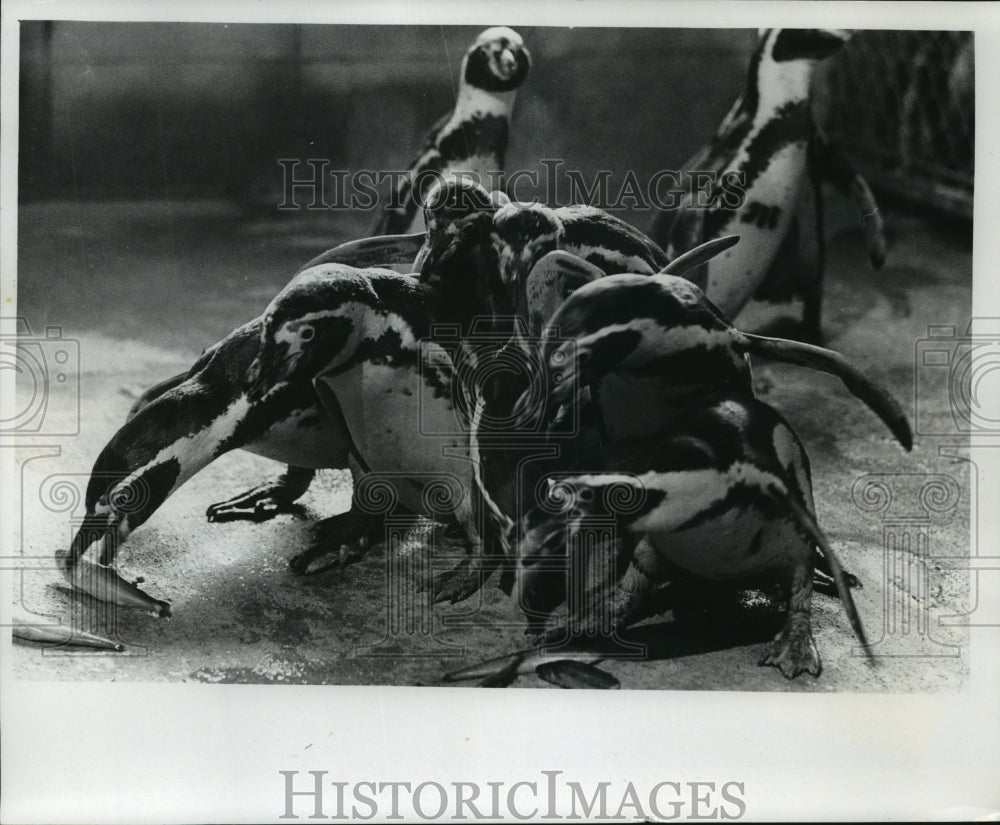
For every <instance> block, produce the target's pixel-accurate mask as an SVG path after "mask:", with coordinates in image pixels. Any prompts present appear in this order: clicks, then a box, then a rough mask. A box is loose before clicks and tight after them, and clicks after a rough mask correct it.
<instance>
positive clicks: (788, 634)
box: [757, 621, 823, 679]
mask: <svg viewBox="0 0 1000 825" xmlns="http://www.w3.org/2000/svg"><path fill="white" fill-rule="evenodd" d="M757 664H758V665H761V666H763V665H771V666H772V667H776V668H778V670H780V671H781V673H782V675H783V676H784V677H785V678H786V679H794V678H795V677H796V676H798V675H799V674H800V673H811V674H812V675H813V676H819V674H820V671H821V670H822V669H823V666H822V664H821V662H820V659H819V651H818V650H817V649H816V642H815V640H814V639H813V635H812V631H811V630H810V629H809V624H808V622H801V621H799V622H796V621H789V622H788V623H787V624H786V625H785V627H784V629H783V630H782V631H781V633H779V634H778V635H777V636H776V637H775V638H774V642H773V643H772V644H771V646H770V647H769V648H768V649H767V650H766V651H764V655H763V656H761V657H760V661H759V662H758V663H757Z"/></svg>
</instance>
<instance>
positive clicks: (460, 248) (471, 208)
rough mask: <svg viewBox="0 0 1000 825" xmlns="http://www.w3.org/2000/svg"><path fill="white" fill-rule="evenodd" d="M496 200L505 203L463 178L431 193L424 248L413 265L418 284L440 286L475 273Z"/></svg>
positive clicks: (426, 212) (446, 182) (439, 186)
mask: <svg viewBox="0 0 1000 825" xmlns="http://www.w3.org/2000/svg"><path fill="white" fill-rule="evenodd" d="M498 196H499V197H502V198H503V200H505V199H506V197H505V196H501V195H500V193H496V192H494V193H490V192H487V191H486V189H485V188H484V187H483V186H481V185H480V184H478V183H475V182H474V181H473V180H471V179H469V178H468V177H465V176H455V177H452V178H450V179H448V180H446V181H445V182H444V185H443V186H442V185H438V186H437V187H435V188H434V189H432V190H431V191H430V193H429V194H428V197H427V198H426V201H425V205H424V225H425V226H426V236H425V239H424V245H423V247H422V248H421V249H420V252H419V253H418V254H417V258H416V260H415V261H414V263H413V271H414V272H416V273H417V275H418V276H419V278H420V280H421V281H423V282H425V283H428V282H430V283H435V282H437V283H443V282H446V281H449V280H450V279H453V278H455V277H467V276H468V275H469V274H470V273H469V269H470V268H471V269H475V261H476V260H477V258H478V256H479V254H480V252H481V250H482V249H483V247H484V246H485V244H486V242H487V240H488V237H489V235H488V232H489V224H490V220H491V219H492V217H493V214H494V212H496V209H497V205H498V203H500V202H501V201H499V200H498V199H497V198H498ZM470 256H474V257H470Z"/></svg>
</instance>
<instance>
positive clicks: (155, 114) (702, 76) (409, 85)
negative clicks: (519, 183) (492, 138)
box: [20, 21, 754, 207]
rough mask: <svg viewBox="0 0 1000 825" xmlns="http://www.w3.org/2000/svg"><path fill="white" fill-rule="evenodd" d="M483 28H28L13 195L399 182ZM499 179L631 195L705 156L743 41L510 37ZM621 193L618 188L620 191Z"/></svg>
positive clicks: (728, 35) (571, 33) (273, 197)
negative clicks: (337, 175) (326, 168)
mask: <svg viewBox="0 0 1000 825" xmlns="http://www.w3.org/2000/svg"><path fill="white" fill-rule="evenodd" d="M482 28H483V27H479V26H475V27H473V26H459V27H448V28H442V27H436V26H435V27H430V26H417V27H412V26H405V27H404V26H400V27H387V26H339V25H338V26H332V25H331V26H302V25H222V24H218V25H205V24H185V23H89V22H84V23H80V22H58V21H57V22H37V21H31V22H24V23H22V25H21V84H22V85H21V144H20V161H21V162H20V194H21V198H22V199H23V200H31V199H38V198H44V197H51V196H57V197H79V198H82V199H89V198H118V197H129V198H132V197H152V198H167V197H169V198H176V197H227V198H232V199H235V200H236V201H238V202H242V203H244V204H257V205H258V206H264V207H267V206H270V205H272V204H276V203H277V202H278V200H279V199H280V193H279V192H278V191H277V190H278V189H279V188H280V176H279V172H280V169H279V167H278V165H277V159H278V158H301V159H306V158H315V157H319V158H328V159H329V160H330V163H331V167H330V168H331V169H346V170H356V169H361V168H374V169H397V168H401V167H402V168H405V164H407V163H408V162H409V161H410V159H411V157H412V155H413V153H414V151H415V149H416V147H417V146H418V145H419V141H420V138H421V137H422V135H423V134H424V132H425V131H426V130H427V129H428V128H429V126H430V125H431V124H433V123H434V122H435V121H436V120H437V119H438V117H439V116H440V115H441V114H443V113H444V112H446V111H447V110H448V109H449V108H450V106H451V104H452V102H453V100H454V91H453V88H454V87H453V84H454V82H455V80H456V77H457V74H458V67H459V63H460V61H461V58H462V55H463V54H464V52H465V50H466V49H467V48H468V45H469V44H470V43H471V41H472V40H473V39H474V37H475V36H476V34H477V33H478V32H479V31H480V30H481V29H482ZM519 30H520V32H521V34H522V35H523V37H524V39H525V42H526V44H527V45H528V47H529V49H530V50H531V52H532V55H533V57H534V67H533V69H532V72H531V74H530V76H529V78H528V80H527V82H526V84H525V86H524V87H523V89H522V91H521V93H520V95H519V98H518V101H517V105H516V107H515V120H514V129H513V134H512V141H511V147H510V152H509V154H508V163H507V167H508V170H511V169H516V168H524V169H538V168H540V167H539V160H540V159H542V158H560V159H562V160H563V161H564V162H565V163H566V165H567V167H568V168H573V169H578V170H580V171H582V172H584V173H585V174H588V175H589V174H591V173H592V172H593V171H595V170H597V169H605V168H606V169H609V170H611V171H612V173H613V174H614V175H615V176H620V175H621V174H623V173H624V172H625V171H626V170H629V169H631V170H633V171H634V172H635V174H636V175H637V176H638V178H639V179H640V180H645V179H646V178H648V177H649V176H650V175H651V174H652V173H653V172H655V171H656V170H659V169H663V168H674V167H676V166H677V165H679V164H680V163H682V162H683V161H684V160H685V159H686V158H687V157H688V156H689V155H690V154H691V152H692V151H693V150H694V149H696V148H697V147H698V146H699V145H700V144H701V143H702V142H703V141H705V140H706V139H707V138H708V137H709V136H710V135H711V134H712V133H713V131H714V130H715V128H716V126H717V124H718V122H719V120H720V119H721V118H722V117H723V115H724V114H725V112H726V111H727V110H728V108H729V106H730V105H731V103H732V101H733V100H734V99H735V97H736V96H737V95H738V94H739V92H740V90H741V89H742V86H743V83H744V77H745V71H746V62H747V58H748V55H749V51H750V49H751V47H752V43H753V38H754V32H752V31H750V30H737V31H733V30H721V29H720V30H677V29H552V28H521V29H519ZM616 179H617V178H616Z"/></svg>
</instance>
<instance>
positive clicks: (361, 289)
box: [246, 264, 377, 402]
mask: <svg viewBox="0 0 1000 825" xmlns="http://www.w3.org/2000/svg"><path fill="white" fill-rule="evenodd" d="M373 298H375V299H376V300H377V298H376V296H375V293H374V290H373V289H372V286H371V284H370V283H369V282H368V279H367V278H365V277H364V276H363V275H362V274H361V273H360V272H359V271H358V270H355V269H353V268H352V267H347V266H341V265H335V264H334V265H323V266H317V267H313V268H312V269H307V270H306V271H305V272H301V273H299V274H298V275H297V276H296V277H295V278H294V279H293V280H292V281H291V282H290V283H289V284H288V286H286V287H285V288H284V289H283V290H282V291H281V292H280V293H279V294H278V296H277V297H276V298H275V299H274V300H273V301H271V303H270V305H269V306H268V308H267V310H266V311H265V312H264V316H263V318H262V321H261V333H260V350H259V352H258V354H257V358H256V359H255V360H254V362H253V363H252V364H251V365H250V369H249V370H248V371H247V376H246V380H247V384H248V386H249V389H248V392H247V397H248V398H249V399H250V401H251V402H253V401H256V400H259V399H261V398H263V397H264V396H265V395H267V394H268V393H269V392H270V391H271V390H272V389H273V388H274V387H276V386H278V385H280V384H283V383H287V382H290V381H312V380H313V379H314V378H316V377H317V376H319V375H322V374H323V373H325V372H328V371H329V370H330V369H332V368H334V367H336V365H337V364H338V363H340V362H342V361H343V360H344V359H345V357H346V355H347V354H348V352H349V351H350V350H352V347H351V346H350V345H351V343H352V342H356V339H358V338H359V337H360V334H361V331H362V330H361V327H362V320H363V319H362V318H361V317H360V316H361V315H362V314H363V313H364V310H365V308H366V307H368V306H369V305H370V304H371V302H372V300H373Z"/></svg>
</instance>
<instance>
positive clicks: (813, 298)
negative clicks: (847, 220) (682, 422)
mask: <svg viewBox="0 0 1000 825" xmlns="http://www.w3.org/2000/svg"><path fill="white" fill-rule="evenodd" d="M850 37H851V32H849V31H846V30H842V29H764V30H762V31H761V33H760V36H759V39H758V44H757V47H756V49H755V51H754V53H753V55H752V57H751V60H750V66H749V69H748V76H747V83H746V87H745V89H744V92H743V94H742V95H741V96H740V98H739V99H738V100H737V101H736V103H735V104H734V105H733V107H732V109H731V110H730V111H729V114H728V115H727V116H726V117H725V119H724V120H723V122H722V124H721V125H720V126H719V129H718V131H717V132H716V133H715V136H714V137H713V138H712V141H711V142H710V143H709V144H708V145H707V146H705V147H704V148H703V149H702V150H701V151H699V152H698V153H697V154H695V156H694V157H692V158H690V159H689V160H688V161H687V163H685V164H684V169H685V170H688V171H695V170H701V171H707V172H714V173H716V176H717V177H716V181H715V183H714V184H713V187H714V189H713V190H712V191H711V192H710V193H709V194H710V195H711V198H710V202H711V203H712V204H713V205H712V206H711V207H709V208H707V209H699V208H695V207H694V205H693V201H692V200H691V198H689V199H688V200H686V201H685V203H684V204H682V206H681V207H680V208H679V209H678V210H675V211H671V212H662V213H660V215H659V216H658V217H657V219H656V221H655V223H654V226H653V229H652V232H651V235H652V237H653V239H654V240H656V241H657V242H658V243H659V244H660V245H661V246H663V247H664V249H666V250H667V253H668V254H669V255H670V256H671V257H675V256H676V255H678V254H680V253H683V252H685V251H687V250H689V249H691V248H693V247H695V246H697V245H698V244H700V243H703V242H705V241H707V240H711V239H712V238H716V237H720V236H722V235H729V234H737V235H739V236H740V238H741V241H740V244H739V246H738V247H736V248H734V249H732V250H730V251H729V252H727V253H725V254H723V255H720V256H719V257H718V258H716V259H714V260H713V261H712V262H711V263H710V264H708V265H707V267H706V269H707V274H706V275H705V276H703V277H704V278H705V283H706V293H707V295H708V297H709V299H710V300H712V301H713V302H714V303H715V304H716V305H717V306H718V307H719V308H720V309H721V310H722V312H723V313H724V314H725V315H727V316H728V317H730V318H736V317H737V315H738V314H739V312H740V311H741V310H742V309H743V308H744V307H745V306H746V305H747V304H748V303H749V302H750V301H751V299H754V298H758V299H762V300H765V301H769V302H783V301H786V300H789V299H790V298H792V297H793V296H794V295H801V296H802V298H803V318H802V325H801V337H802V338H803V339H804V340H807V341H812V342H814V343H815V342H819V341H820V340H821V339H822V331H821V314H822V281H823V274H824V267H825V238H824V234H823V223H824V209H823V199H822V184H823V182H824V181H827V182H829V183H831V184H833V186H834V187H835V188H836V189H837V190H838V191H839V192H840V193H841V194H842V195H844V196H845V197H848V198H850V199H851V200H852V201H853V203H854V204H855V206H856V208H857V210H858V212H859V214H860V219H861V222H862V224H863V226H864V232H865V245H866V252H867V255H868V259H869V262H870V263H871V266H872V268H873V269H879V268H881V266H882V264H883V263H884V261H885V253H886V240H885V227H884V222H883V219H882V216H881V214H880V212H879V210H878V205H877V203H876V202H875V198H874V196H873V195H872V192H871V189H870V188H869V186H868V184H867V182H866V181H865V180H864V178H863V177H861V175H860V174H858V173H857V172H856V171H855V170H854V169H853V168H852V167H851V165H850V162H849V161H848V160H847V159H846V158H845V157H844V155H843V154H842V153H841V152H840V151H839V150H838V149H837V148H836V147H835V146H833V145H832V144H830V143H829V142H828V141H826V140H825V139H824V137H823V136H822V134H821V133H820V132H819V130H818V129H817V127H816V124H815V122H814V120H813V116H812V112H811V108H810V82H811V80H812V76H813V72H814V70H815V68H816V66H817V65H818V63H819V62H820V61H822V60H824V59H826V58H829V57H831V56H832V55H834V54H836V53H837V52H838V51H839V50H840V49H841V48H842V47H843V46H844V44H845V43H846V42H847V41H848V40H849V39H850ZM733 185H738V186H739V187H740V191H741V192H742V198H741V199H737V200H738V202H736V201H734V199H733V198H732V197H730V195H731V192H729V190H728V189H727V187H729V188H731V187H732V186H733ZM702 194H704V193H702ZM809 195H811V196H812V199H813V201H814V204H815V215H814V218H815V233H816V239H815V245H816V256H815V257H816V261H815V264H813V265H810V264H807V263H806V262H805V261H804V260H802V258H801V257H800V238H801V236H802V234H803V232H802V227H801V220H800V217H799V211H800V210H799V207H800V205H801V203H802V200H803V199H804V198H805V197H807V196H809ZM695 280H698V279H695Z"/></svg>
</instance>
